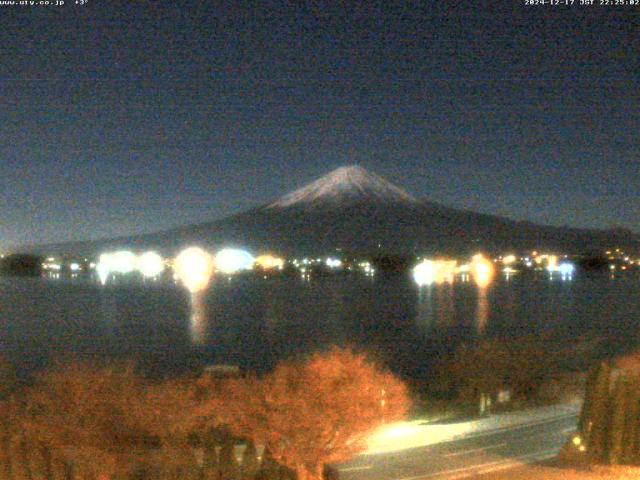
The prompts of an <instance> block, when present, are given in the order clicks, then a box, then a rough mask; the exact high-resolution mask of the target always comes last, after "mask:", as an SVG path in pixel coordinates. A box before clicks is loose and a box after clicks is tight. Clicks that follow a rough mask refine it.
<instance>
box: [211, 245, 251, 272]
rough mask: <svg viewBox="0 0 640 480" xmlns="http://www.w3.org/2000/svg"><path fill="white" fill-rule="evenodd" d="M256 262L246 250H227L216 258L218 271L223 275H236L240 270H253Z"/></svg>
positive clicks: (219, 253)
mask: <svg viewBox="0 0 640 480" xmlns="http://www.w3.org/2000/svg"><path fill="white" fill-rule="evenodd" d="M254 263H255V260H254V258H253V256H252V255H251V254H250V253H249V252H247V251H246V250H239V249H235V248H225V249H223V250H220V251H219V252H218V253H217V254H216V257H215V266H216V269H217V270H218V271H220V272H222V273H228V274H229V273H236V272H239V271H240V270H251V268H253V264H254Z"/></svg>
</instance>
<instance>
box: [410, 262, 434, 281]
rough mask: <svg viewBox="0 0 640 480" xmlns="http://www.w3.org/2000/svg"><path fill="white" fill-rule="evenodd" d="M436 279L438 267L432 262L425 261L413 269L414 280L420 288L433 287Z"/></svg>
mask: <svg viewBox="0 0 640 480" xmlns="http://www.w3.org/2000/svg"><path fill="white" fill-rule="evenodd" d="M435 278H436V267H435V265H434V263H433V261H432V260H423V261H422V262H421V263H419V264H418V265H416V266H415V267H414V268H413V279H414V280H415V282H416V283H417V284H418V286H419V287H424V286H426V285H431V284H432V283H433V282H434V281H435Z"/></svg>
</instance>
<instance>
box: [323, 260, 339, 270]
mask: <svg viewBox="0 0 640 480" xmlns="http://www.w3.org/2000/svg"><path fill="white" fill-rule="evenodd" d="M324 263H325V265H326V266H327V267H329V268H340V267H342V260H340V259H339V258H332V257H328V258H327V259H326V260H325V261H324Z"/></svg>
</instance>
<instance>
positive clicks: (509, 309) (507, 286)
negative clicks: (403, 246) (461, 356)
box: [0, 272, 640, 378]
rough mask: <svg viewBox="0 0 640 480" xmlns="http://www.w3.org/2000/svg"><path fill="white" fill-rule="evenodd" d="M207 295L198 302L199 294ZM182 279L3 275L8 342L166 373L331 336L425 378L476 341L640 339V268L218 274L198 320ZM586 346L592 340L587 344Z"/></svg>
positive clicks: (276, 352)
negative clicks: (425, 276)
mask: <svg viewBox="0 0 640 480" xmlns="http://www.w3.org/2000/svg"><path fill="white" fill-rule="evenodd" d="M196 300H197V299H196ZM191 306H192V300H191V298H190V296H189V294H188V293H187V292H186V291H185V290H184V289H182V288H181V287H179V286H176V285H174V284H173V283H171V282H164V283H154V282H148V283H146V284H141V283H140V282H137V283H136V282H131V281H120V282H116V283H114V284H108V285H107V286H105V287H102V286H99V285H97V284H95V283H92V282H90V281H88V280H71V279H67V280H51V279H17V278H2V279H0V351H1V352H2V353H3V355H4V356H6V357H8V358H9V359H10V360H11V361H12V362H14V363H15V364H16V365H17V366H18V368H19V370H20V371H21V372H23V373H28V372H31V371H34V370H36V369H39V368H41V367H43V366H46V365H47V364H49V363H50V362H51V361H52V360H54V359H56V358H65V357H66V356H69V355H72V356H75V357H79V358H83V357H88V358H96V357H97V358H102V359H134V360H135V361H136V362H137V363H138V364H140V365H141V366H142V367H143V368H146V369H148V370H149V371H150V372H152V373H158V374H164V373H170V372H176V371H182V370H185V369H190V368H193V367H196V366H199V365H203V364H211V363H226V364H236V365H239V366H241V367H242V368H244V369H249V370H257V371H264V370H267V369H270V368H271V367H272V366H273V365H274V363H275V362H276V361H277V360H278V359H281V358H283V357H286V356H289V355H292V354H295V353H298V352H305V351H310V350H313V349H316V348H319V347H322V346H326V345H331V344H340V345H354V346H361V347H365V348H366V349H367V350H369V351H371V352H373V354H374V355H377V356H378V357H380V358H382V360H383V361H384V362H386V363H387V365H389V366H390V367H391V368H392V369H394V370H395V371H397V372H398V373H402V374H405V375H408V376H410V377H414V378H421V377H423V376H427V375H428V371H429V366H430V365H431V364H432V362H433V361H434V360H436V359H437V358H438V357H439V356H440V355H442V354H443V353H445V352H447V351H450V350H451V349H453V348H455V347H456V346H458V345H459V344H460V343H462V342H469V341H473V340H474V339H476V338H478V337H482V336H485V337H495V336H500V337H508V338H518V337H520V336H523V335H530V334H533V335H536V336H540V337H544V338H546V339H548V341H549V348H558V349H566V348H574V346H575V345H577V344H579V343H581V342H583V343H584V342H587V341H590V340H593V339H597V340H599V343H598V347H597V348H598V351H597V352H596V353H597V354H615V353H618V352H624V351H626V350H629V349H631V348H634V347H635V346H637V345H639V344H640V341H639V337H640V275H638V274H637V273H635V274H634V273H631V274H629V275H627V276H623V277H618V278H610V277H609V276H608V275H605V274H602V275H601V274H597V275H592V276H588V275H586V274H584V273H583V272H579V273H578V274H576V275H575V276H574V278H573V279H572V280H570V281H562V280H561V279H560V278H557V277H556V278H554V279H549V277H548V275H547V274H546V273H544V272H539V273H535V274H534V273H521V274H516V275H514V276H512V277H511V278H510V279H509V280H506V279H505V278H504V276H501V277H500V278H496V280H495V281H494V282H493V284H492V285H491V286H490V287H488V288H487V289H486V290H484V291H482V290H479V289H478V288H477V287H476V286H475V285H474V283H473V282H461V281H458V282H456V283H455V284H454V285H439V286H435V285H434V286H431V287H427V288H424V287H423V288H422V289H419V288H418V287H416V286H415V284H414V283H413V281H412V280H411V278H410V276H409V274H406V275H396V276H383V275H376V277H374V278H368V277H364V276H355V275H354V276H342V275H335V276H325V277H318V278H312V279H311V280H308V281H307V280H302V279H300V278H298V277H285V276H280V277H270V278H267V279H264V278H262V277H255V276H243V277H234V278H231V279H228V278H223V277H218V278H216V279H215V281H214V282H213V283H212V285H211V287H210V288H209V290H208V291H207V292H206V294H205V295H204V296H203V298H202V304H201V305H200V307H199V308H200V310H201V312H203V313H202V314H201V316H200V320H198V325H194V324H193V323H192V320H193V319H192V315H191V311H192V310H191ZM587 343H588V342H587Z"/></svg>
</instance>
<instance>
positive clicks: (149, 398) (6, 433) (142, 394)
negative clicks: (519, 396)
mask: <svg viewBox="0 0 640 480" xmlns="http://www.w3.org/2000/svg"><path fill="white" fill-rule="evenodd" d="M2 376H3V378H2V382H1V383H0V387H1V388H2V391H1V396H2V399H1V401H0V419H1V424H0V478H2V479H3V480H4V479H6V480H35V479H42V480H58V479H60V480H80V479H83V480H84V479H86V480H104V479H108V478H118V479H145V478H149V479H164V478H170V479H174V478H175V479H185V480H186V479H190V478H191V479H194V480H195V479H225V480H233V479H247V480H248V479H265V480H266V479H286V478H296V477H297V478H298V479H300V480H306V479H319V478H321V477H322V475H323V471H324V468H325V465H326V464H328V463H331V462H338V461H342V460H346V459H348V458H351V457H352V456H354V455H356V454H358V453H359V452H361V451H362V449H363V448H364V444H363V442H362V440H363V438H364V436H365V435H366V434H367V433H368V432H369V431H370V430H371V429H372V428H375V427H376V426H378V425H379V424H381V423H382V422H385V421H394V420H397V419H400V418H402V417H403V416H404V414H405V412H406V411H407V410H408V408H409V400H408V395H407V390H406V388H405V386H404V384H403V383H402V382H400V381H399V380H397V379H396V378H395V377H394V376H393V375H391V374H389V373H387V372H385V371H383V370H381V369H379V368H378V367H377V366H376V365H375V364H374V363H372V362H371V361H369V360H368V359H367V358H366V357H365V356H364V355H362V354H357V353H354V352H352V351H350V350H346V349H337V348H336V349H332V350H330V351H328V352H324V353H316V354H314V355H311V356H310V357H308V358H305V359H297V360H290V361H287V362H283V363H281V364H280V365H278V366H277V367H276V369H275V370H274V371H273V372H272V373H270V374H268V375H266V376H264V377H261V378H257V377H243V378H227V379H219V378H215V377H213V376H211V375H207V374H205V375H203V376H199V377H185V378H179V379H167V380H164V381H150V380H147V379H145V378H143V377H142V376H140V375H138V374H137V373H136V372H135V370H134V368H133V367H132V366H126V365H124V366H122V365H120V366H109V367H96V366H92V365H88V364H82V363H74V364H60V365H58V366H57V367H55V368H53V369H51V370H49V371H47V372H45V373H43V374H40V375H38V376H37V377H35V378H34V379H32V380H31V381H30V382H29V383H28V384H27V385H19V383H18V381H17V380H16V379H15V376H13V375H12V373H11V371H10V370H9V369H7V368H4V369H3V372H2ZM258 450H260V451H261V452H262V455H261V461H258V455H257V453H258ZM237 455H241V461H240V462H239V461H238V459H237Z"/></svg>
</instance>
